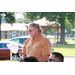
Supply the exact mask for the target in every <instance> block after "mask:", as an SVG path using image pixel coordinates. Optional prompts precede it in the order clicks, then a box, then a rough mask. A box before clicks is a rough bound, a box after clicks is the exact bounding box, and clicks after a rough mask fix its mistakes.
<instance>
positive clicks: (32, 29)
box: [28, 25, 36, 37]
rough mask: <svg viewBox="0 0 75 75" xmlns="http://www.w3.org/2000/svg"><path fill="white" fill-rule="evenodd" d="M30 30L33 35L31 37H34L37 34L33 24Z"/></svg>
mask: <svg viewBox="0 0 75 75" xmlns="http://www.w3.org/2000/svg"><path fill="white" fill-rule="evenodd" d="M28 30H29V34H30V36H31V37H34V36H35V34H36V29H35V28H33V27H32V25H31V26H29V28H28Z"/></svg>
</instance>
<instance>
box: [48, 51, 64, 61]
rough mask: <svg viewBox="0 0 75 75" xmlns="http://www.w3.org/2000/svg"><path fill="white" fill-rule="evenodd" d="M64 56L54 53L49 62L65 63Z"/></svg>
mask: <svg viewBox="0 0 75 75" xmlns="http://www.w3.org/2000/svg"><path fill="white" fill-rule="evenodd" d="M63 61H64V56H63V55H62V54H61V53H59V52H52V55H51V56H50V57H49V60H48V62H63Z"/></svg>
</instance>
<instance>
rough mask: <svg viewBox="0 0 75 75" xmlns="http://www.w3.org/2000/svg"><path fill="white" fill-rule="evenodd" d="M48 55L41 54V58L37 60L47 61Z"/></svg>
mask: <svg viewBox="0 0 75 75" xmlns="http://www.w3.org/2000/svg"><path fill="white" fill-rule="evenodd" d="M48 58H49V56H48V55H43V56H42V57H41V58H39V59H38V61H39V62H46V61H48Z"/></svg>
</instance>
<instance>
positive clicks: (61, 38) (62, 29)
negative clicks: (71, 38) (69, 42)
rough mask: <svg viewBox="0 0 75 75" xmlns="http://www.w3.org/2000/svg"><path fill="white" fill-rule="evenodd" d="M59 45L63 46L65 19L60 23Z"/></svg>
mask: <svg viewBox="0 0 75 75" xmlns="http://www.w3.org/2000/svg"><path fill="white" fill-rule="evenodd" d="M60 43H61V44H65V43H66V42H65V19H63V20H62V23H61V37H60Z"/></svg>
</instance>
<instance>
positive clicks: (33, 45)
mask: <svg viewBox="0 0 75 75" xmlns="http://www.w3.org/2000/svg"><path fill="white" fill-rule="evenodd" d="M28 31H29V34H30V36H31V37H30V38H28V39H27V40H26V41H25V42H24V46H23V49H22V56H21V57H20V61H21V60H22V59H23V58H25V57H30V56H34V57H36V58H37V59H38V61H39V62H46V61H48V59H49V56H50V54H51V43H50V41H49V39H47V38H46V37H44V36H43V35H42V34H41V31H42V29H41V27H40V25H39V24H36V23H31V24H30V25H29V27H28Z"/></svg>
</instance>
